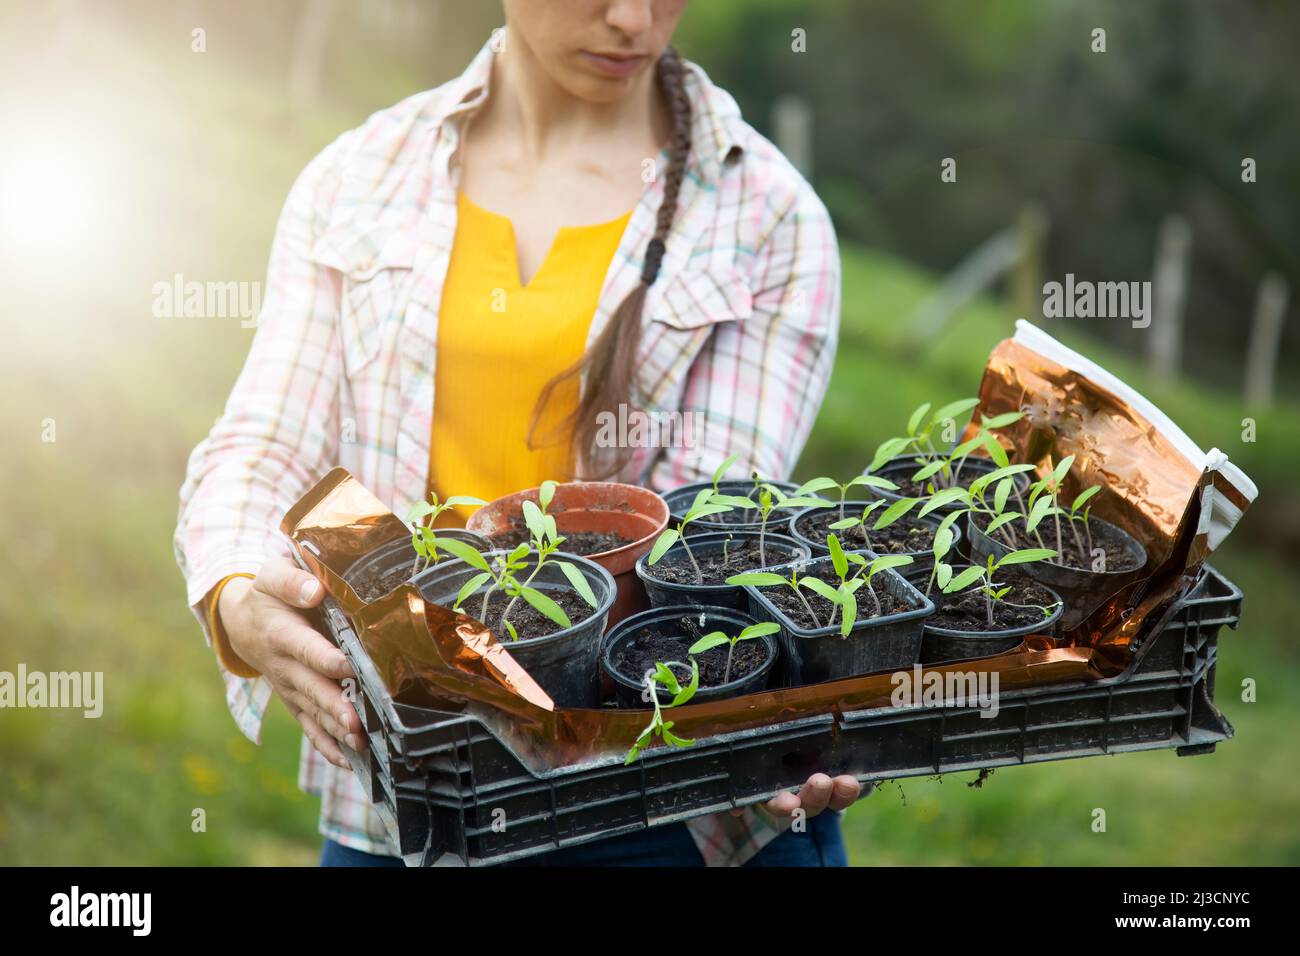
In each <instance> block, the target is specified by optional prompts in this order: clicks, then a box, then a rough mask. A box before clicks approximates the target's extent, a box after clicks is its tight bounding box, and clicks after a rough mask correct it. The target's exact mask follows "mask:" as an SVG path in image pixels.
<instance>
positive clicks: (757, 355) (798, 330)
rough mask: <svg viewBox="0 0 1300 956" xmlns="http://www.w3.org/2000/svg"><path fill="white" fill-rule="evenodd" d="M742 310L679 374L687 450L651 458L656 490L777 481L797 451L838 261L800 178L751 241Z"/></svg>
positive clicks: (829, 318)
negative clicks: (716, 476) (716, 481)
mask: <svg viewBox="0 0 1300 956" xmlns="http://www.w3.org/2000/svg"><path fill="white" fill-rule="evenodd" d="M750 289H751V293H752V297H753V308H752V313H751V314H750V315H749V316H747V317H745V318H744V319H740V320H735V321H728V322H722V323H719V324H718V327H717V328H716V329H715V330H714V331H713V334H712V335H711V336H710V338H709V341H708V342H707V343H706V344H705V345H704V347H703V349H702V350H701V352H700V354H699V355H698V356H697V357H696V359H695V361H694V363H693V364H692V366H691V369H690V372H689V373H688V376H687V381H686V387H685V391H684V393H683V396H682V404H681V410H682V411H683V412H689V413H691V415H692V416H693V417H694V419H695V421H694V422H693V423H692V425H693V428H692V429H691V431H692V432H693V434H694V435H695V436H696V447H693V448H689V449H687V448H672V449H669V450H667V451H666V452H665V453H664V455H663V456H662V457H661V458H660V459H659V460H658V462H656V464H655V467H654V470H653V476H652V484H653V485H654V487H656V488H659V489H664V488H671V487H673V486H674V485H677V484H681V483H684V482H689V481H699V480H703V479H705V478H709V477H711V476H712V474H713V472H714V470H715V469H716V468H717V467H718V466H719V465H721V464H722V462H723V461H724V460H726V458H727V457H728V456H729V455H733V454H734V455H737V456H738V457H737V460H736V462H735V464H734V465H733V466H732V467H731V469H730V474H731V475H732V476H733V477H736V476H742V477H743V476H748V475H749V474H750V473H751V472H753V471H757V472H758V473H759V475H760V476H761V477H763V478H771V479H778V480H779V479H785V478H788V477H789V474H790V472H791V471H792V470H793V469H794V466H795V463H796V462H797V461H798V459H799V455H800V453H801V452H802V451H803V447H804V445H805V443H806V442H807V441H808V435H809V433H810V432H811V431H812V426H813V421H814V420H815V419H816V417H817V411H818V409H819V408H820V407H821V403H822V399H823V397H824V396H825V394H826V388H827V385H828V384H829V383H830V376H831V367H832V366H833V365H834V362H835V349H836V345H837V343H838V339H839V322H840V258H839V248H838V245H837V243H836V239H835V229H834V226H833V225H832V223H831V219H830V215H829V213H827V211H826V207H825V206H824V205H823V204H822V202H821V200H820V199H818V198H817V196H816V194H815V193H814V192H813V191H812V189H811V187H808V186H807V185H806V184H803V188H801V189H800V190H799V191H798V192H797V193H796V195H795V196H794V198H793V201H792V202H791V203H790V205H789V208H788V209H786V210H785V211H784V213H783V214H782V215H780V216H779V218H778V219H777V220H776V224H775V225H774V227H773V228H772V229H771V230H770V231H769V232H768V234H767V236H766V238H765V240H764V241H763V242H762V243H761V245H760V246H759V247H758V250H757V253H756V255H755V258H754V269H753V272H752V274H751V277H750Z"/></svg>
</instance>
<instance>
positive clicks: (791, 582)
mask: <svg viewBox="0 0 1300 956" xmlns="http://www.w3.org/2000/svg"><path fill="white" fill-rule="evenodd" d="M826 547H827V550H829V551H830V559H831V567H832V568H834V570H835V576H836V578H837V579H838V583H837V584H836V585H834V586H832V585H830V584H827V583H826V582H825V581H823V580H821V578H817V577H813V576H811V575H805V576H804V577H802V578H800V577H798V574H797V572H794V571H792V572H791V575H790V577H789V578H785V577H782V576H781V575H779V574H776V573H775V572H765V571H758V572H752V573H750V574H738V575H735V576H734V577H732V578H728V579H727V583H728V584H732V583H735V584H752V585H754V586H755V587H773V586H785V587H790V588H792V589H793V590H794V593H795V594H796V595H797V596H798V597H799V600H800V602H801V603H802V604H803V607H804V610H805V611H807V612H808V616H809V618H810V619H811V620H812V622H813V627H814V628H820V627H823V626H825V627H833V626H834V625H835V619H836V618H837V617H838V618H839V621H840V636H841V637H848V635H849V632H850V631H851V630H852V629H853V625H854V623H855V622H856V620H857V613H858V599H857V592H858V590H859V589H861V588H862V587H863V586H864V585H865V586H866V587H867V593H868V594H870V595H871V599H872V602H873V603H874V604H875V607H876V616H879V615H880V614H881V613H882V608H881V604H880V597H879V595H878V594H877V593H876V590H875V588H874V587H873V586H872V583H871V582H872V579H874V578H875V576H876V574H878V573H879V572H881V571H885V570H888V569H889V568H901V567H903V566H904V565H908V564H911V563H912V556H911V555H907V554H886V555H881V556H880V557H878V558H876V559H875V560H871V561H869V560H868V559H867V558H866V557H864V556H863V555H861V554H855V553H849V552H845V551H844V549H843V547H841V545H840V542H839V539H838V538H836V537H835V535H830V536H828V537H827V539H826ZM802 588H807V589H808V590H809V591H812V592H813V593H814V594H816V595H818V596H819V597H822V598H825V599H826V600H827V601H828V602H829V603H830V604H831V613H830V617H829V618H828V619H827V621H826V624H825V625H823V624H822V623H821V619H820V618H819V617H818V616H817V612H815V611H814V610H813V609H812V605H811V604H809V603H808V599H807V598H805V597H804V596H803V592H802V590H801V589H802Z"/></svg>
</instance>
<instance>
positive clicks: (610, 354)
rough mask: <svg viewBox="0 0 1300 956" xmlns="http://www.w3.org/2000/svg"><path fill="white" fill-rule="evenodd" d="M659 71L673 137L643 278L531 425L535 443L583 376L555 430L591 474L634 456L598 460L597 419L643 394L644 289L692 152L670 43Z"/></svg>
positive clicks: (549, 388) (551, 388)
mask: <svg viewBox="0 0 1300 956" xmlns="http://www.w3.org/2000/svg"><path fill="white" fill-rule="evenodd" d="M655 74H656V77H657V78H658V81H659V86H660V89H661V90H662V91H663V93H664V96H665V98H666V99H667V101H668V107H669V110H670V112H671V115H672V137H671V138H670V140H669V145H668V169H667V171H666V172H665V173H664V194H663V199H662V201H661V202H660V203H659V212H658V215H657V217H656V219H655V231H654V236H653V238H651V240H650V242H649V243H648V244H647V245H646V250H645V259H644V260H643V262H642V265H641V281H640V282H638V283H637V284H636V287H635V288H634V289H633V290H632V291H631V292H629V293H628V294H627V297H626V298H625V299H623V301H622V302H621V303H619V306H618V308H617V309H615V310H614V314H613V316H612V317H611V318H610V320H609V322H608V323H606V325H605V328H604V329H602V330H601V332H600V335H598V336H597V337H596V341H594V342H593V343H592V344H591V348H590V349H588V350H587V352H586V354H585V355H583V357H582V358H581V359H579V360H578V361H577V362H576V363H575V364H574V365H572V366H570V367H569V368H567V369H565V370H564V371H563V372H561V373H560V374H559V375H557V376H555V378H553V379H551V380H550V381H549V382H547V383H546V385H545V386H544V387H543V388H542V391H541V394H540V395H539V396H538V399H537V405H536V407H535V408H534V409H533V420H532V425H531V427H530V428H529V435H528V442H529V445H530V446H533V445H534V443H535V441H536V437H537V436H536V431H537V427H538V423H539V421H540V418H541V414H542V410H543V409H544V408H545V407H546V405H547V403H548V402H549V401H550V400H551V398H552V396H553V395H554V394H555V392H556V390H557V389H558V388H559V387H560V386H561V385H563V384H564V383H566V382H569V381H571V380H572V379H574V378H577V379H579V380H580V381H581V380H582V378H583V377H584V376H585V379H586V387H585V388H584V389H583V391H582V395H581V397H580V399H579V400H578V406H577V408H575V409H574V410H573V411H572V412H571V413H570V414H569V415H568V416H567V417H566V418H565V419H564V421H563V422H562V423H561V424H560V426H559V427H558V429H557V431H558V432H559V433H562V434H566V435H568V436H569V440H570V442H571V444H572V448H573V450H574V452H575V454H576V456H577V461H578V464H579V467H580V469H581V470H582V471H583V472H584V473H586V474H587V475H588V476H589V477H608V476H610V475H613V474H615V473H617V472H618V471H620V470H621V469H622V468H623V466H624V465H626V464H627V460H628V458H629V457H630V452H629V450H628V449H626V448H620V449H618V450H617V453H616V454H615V455H613V456H612V459H610V460H602V461H597V460H596V456H595V455H594V454H593V446H594V444H595V439H596V434H597V432H598V431H599V424H598V423H599V422H600V420H601V418H602V417H603V416H602V415H601V413H602V412H609V413H613V414H615V415H617V413H618V408H619V406H620V405H627V404H631V403H633V402H635V401H637V399H638V398H639V396H637V395H633V390H634V388H635V387H636V356H637V349H638V346H639V345H640V342H641V313H642V310H643V308H644V307H645V297H646V292H647V291H648V290H649V288H650V286H652V285H654V283H655V280H656V279H657V278H658V277H659V266H660V263H661V262H662V261H663V257H664V243H665V241H666V240H667V238H668V233H669V231H670V230H671V229H672V226H673V219H674V217H675V216H676V214H677V198H678V194H679V193H680V192H681V188H682V180H683V179H684V178H685V176H686V160H687V157H688V156H689V154H690V151H691V102H690V98H689V96H688V95H687V92H686V68H685V66H684V65H683V63H682V60H681V58H680V57H679V56H678V55H677V51H676V50H674V49H673V48H672V47H669V48H668V49H666V50H665V51H664V53H663V55H662V56H660V58H659V61H658V62H657V63H656V64H655Z"/></svg>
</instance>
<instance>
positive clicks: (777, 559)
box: [636, 531, 809, 610]
mask: <svg viewBox="0 0 1300 956" xmlns="http://www.w3.org/2000/svg"><path fill="white" fill-rule="evenodd" d="M764 542H765V548H766V565H774V564H785V563H787V562H790V561H796V560H799V559H800V558H806V557H808V556H809V550H808V547H807V545H803V544H800V543H799V542H798V541H796V540H794V538H791V537H788V536H787V535H783V534H773V533H772V532H771V531H769V532H768V533H767V535H766V536H765V537H764ZM690 547H691V554H693V555H695V560H696V562H697V563H698V564H699V565H700V571H701V572H702V574H703V577H704V582H705V583H703V584H700V583H699V581H698V579H697V578H696V576H695V568H694V567H693V566H692V565H691V561H690V558H689V557H687V555H686V546H685V545H684V544H683V543H682V542H680V541H679V542H677V543H676V544H675V545H673V546H672V547H671V548H669V549H668V552H667V553H666V554H665V555H664V556H663V557H662V558H660V559H659V561H658V563H656V564H655V565H653V566H651V565H650V564H648V563H647V558H648V555H647V556H645V557H642V558H641V559H640V560H639V561H637V565H636V573H637V575H638V576H639V577H640V578H641V580H642V581H643V582H644V583H645V589H646V594H647V595H648V596H649V598H650V603H651V605H653V606H654V607H666V606H671V605H678V604H703V605H712V606H721V607H728V608H733V609H736V610H743V609H744V608H745V607H746V606H747V603H748V602H747V598H746V597H745V592H744V591H743V590H741V589H740V588H738V587H735V586H733V585H730V584H727V583H726V580H727V578H729V577H730V576H732V575H733V574H740V573H741V572H743V571H754V570H757V569H758V568H761V567H764V566H765V564H764V559H763V554H761V553H760V551H759V547H758V532H757V531H717V532H713V533H710V534H707V535H699V536H697V537H692V538H691V539H690Z"/></svg>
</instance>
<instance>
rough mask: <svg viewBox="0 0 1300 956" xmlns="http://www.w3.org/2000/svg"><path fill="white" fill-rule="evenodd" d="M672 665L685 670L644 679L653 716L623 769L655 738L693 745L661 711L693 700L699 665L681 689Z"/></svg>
mask: <svg viewBox="0 0 1300 956" xmlns="http://www.w3.org/2000/svg"><path fill="white" fill-rule="evenodd" d="M706 491H707V489H706ZM673 664H676V665H677V666H678V667H682V668H685V667H686V665H685V664H682V663H679V662H677V661H669V662H668V663H666V664H665V663H664V662H662V661H660V662H658V663H656V664H655V669H654V670H653V671H651V672H650V673H649V674H647V675H646V679H645V683H646V690H647V691H648V693H649V698H650V702H651V703H652V704H653V705H654V709H655V712H654V716H653V717H652V718H651V719H650V723H649V725H648V726H647V727H646V729H645V730H643V731H641V736H639V737H637V739H636V742H635V743H634V744H632V746H631V748H630V749H629V750H628V752H627V756H626V757H625V758H624V759H623V765H624V766H627V765H628V764H630V763H631V762H632V761H633V760H635V759H636V758H637V757H638V756H640V755H641V751H642V750H644V749H645V748H646V747H648V746H650V742H651V741H652V740H653V739H654V738H655V737H658V738H659V739H660V740H662V741H663V742H664V743H666V744H669V745H671V746H673V747H689V746H690V745H691V744H693V743H695V741H694V740H687V739H685V738H683V737H678V736H677V735H676V734H674V733H673V732H672V731H673V723H674V722H673V721H671V720H664V708H665V707H678V706H680V705H682V704H684V703H686V702H687V701H688V700H690V699H691V698H692V697H694V696H695V692H696V690H698V689H699V686H700V665H699V664H698V663H696V661H695V660H694V659H692V660H691V682H690V683H689V684H687V685H686V686H685V687H683V686H682V685H681V682H680V681H678V680H677V676H676V675H675V674H673V672H672V669H671V667H670V665H673ZM661 685H662V686H663V687H664V689H665V690H667V691H668V693H670V694H672V695H673V699H672V701H671V702H670V703H667V704H660V702H659V691H658V688H659V687H660V686H661Z"/></svg>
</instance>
